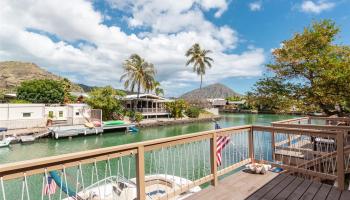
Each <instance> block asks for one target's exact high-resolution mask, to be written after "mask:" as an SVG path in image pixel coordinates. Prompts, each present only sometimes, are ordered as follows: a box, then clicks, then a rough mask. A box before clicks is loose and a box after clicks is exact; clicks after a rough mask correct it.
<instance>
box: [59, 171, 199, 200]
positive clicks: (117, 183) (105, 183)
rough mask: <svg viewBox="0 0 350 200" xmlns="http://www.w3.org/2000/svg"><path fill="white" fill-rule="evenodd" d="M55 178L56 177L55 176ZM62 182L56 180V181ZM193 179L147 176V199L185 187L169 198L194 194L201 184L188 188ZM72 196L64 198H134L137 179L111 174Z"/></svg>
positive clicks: (183, 197)
mask: <svg viewBox="0 0 350 200" xmlns="http://www.w3.org/2000/svg"><path fill="white" fill-rule="evenodd" d="M53 178H54V179H55V177H53ZM57 182H58V184H59V183H62V182H60V181H56V183H57ZM191 184H192V181H190V180H188V179H185V178H181V177H178V176H173V175H165V174H154V175H148V176H146V177H145V187H146V188H145V189H146V199H147V200H151V199H159V198H160V197H163V196H166V195H167V194H173V193H174V192H175V191H178V190H180V189H183V190H184V191H185V192H183V193H181V194H177V195H176V196H174V197H172V198H169V199H173V200H183V199H185V198H187V197H189V196H191V195H192V194H194V193H196V192H199V191H201V188H200V187H199V186H196V187H193V188H191V189H188V188H187V186H189V185H191ZM61 189H63V190H64V191H65V192H66V191H68V193H70V192H69V190H70V189H68V190H66V189H65V188H61ZM70 194H71V195H69V196H71V197H69V198H66V199H63V200H71V199H72V197H75V196H77V197H78V198H77V199H79V200H95V199H101V200H113V199H121V200H133V199H136V198H137V188H136V179H135V178H133V179H130V180H128V179H126V178H124V177H123V176H120V175H117V176H110V177H107V178H105V179H102V180H100V181H98V182H96V183H94V184H92V185H90V186H88V187H86V188H84V189H82V190H81V191H80V192H78V193H76V194H75V193H74V194H73V192H71V193H70Z"/></svg>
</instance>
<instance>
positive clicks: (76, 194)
mask: <svg viewBox="0 0 350 200" xmlns="http://www.w3.org/2000/svg"><path fill="white" fill-rule="evenodd" d="M79 174H80V172H79V166H78V167H77V179H76V185H75V198H76V199H77V197H78V188H79Z"/></svg>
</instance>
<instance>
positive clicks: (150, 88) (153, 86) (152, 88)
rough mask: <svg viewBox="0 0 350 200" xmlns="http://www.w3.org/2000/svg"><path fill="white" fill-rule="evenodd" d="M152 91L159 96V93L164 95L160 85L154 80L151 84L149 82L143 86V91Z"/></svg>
mask: <svg viewBox="0 0 350 200" xmlns="http://www.w3.org/2000/svg"><path fill="white" fill-rule="evenodd" d="M151 91H154V93H155V94H156V95H157V96H159V95H160V94H162V95H164V90H163V89H162V88H161V87H160V83H159V82H158V81H156V80H154V82H153V83H152V84H149V85H148V86H147V88H145V92H151Z"/></svg>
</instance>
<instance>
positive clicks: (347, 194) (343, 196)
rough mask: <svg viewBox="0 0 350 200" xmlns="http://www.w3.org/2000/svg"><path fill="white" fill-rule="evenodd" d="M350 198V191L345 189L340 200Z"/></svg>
mask: <svg viewBox="0 0 350 200" xmlns="http://www.w3.org/2000/svg"><path fill="white" fill-rule="evenodd" d="M349 199H350V191H343V192H342V194H341V196H340V198H339V200H349Z"/></svg>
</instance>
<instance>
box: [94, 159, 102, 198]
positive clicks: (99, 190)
mask: <svg viewBox="0 0 350 200" xmlns="http://www.w3.org/2000/svg"><path fill="white" fill-rule="evenodd" d="M94 168H95V173H96V181H97V187H98V195H99V198H100V199H101V187H100V179H99V178H98V169H97V161H96V159H95V162H94Z"/></svg>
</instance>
